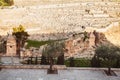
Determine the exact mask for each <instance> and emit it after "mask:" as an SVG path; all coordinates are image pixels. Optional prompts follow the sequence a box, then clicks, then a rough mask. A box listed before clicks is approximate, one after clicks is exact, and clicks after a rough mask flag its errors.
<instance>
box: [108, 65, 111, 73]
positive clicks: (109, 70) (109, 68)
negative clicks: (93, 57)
mask: <svg viewBox="0 0 120 80" xmlns="http://www.w3.org/2000/svg"><path fill="white" fill-rule="evenodd" d="M108 74H111V67H110V66H109V67H108Z"/></svg>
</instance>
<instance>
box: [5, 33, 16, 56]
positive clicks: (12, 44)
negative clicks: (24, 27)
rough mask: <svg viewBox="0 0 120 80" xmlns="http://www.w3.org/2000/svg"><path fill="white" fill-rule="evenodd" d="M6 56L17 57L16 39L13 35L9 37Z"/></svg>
mask: <svg viewBox="0 0 120 80" xmlns="http://www.w3.org/2000/svg"><path fill="white" fill-rule="evenodd" d="M6 56H16V39H15V37H14V36H12V35H8V37H7V41H6Z"/></svg>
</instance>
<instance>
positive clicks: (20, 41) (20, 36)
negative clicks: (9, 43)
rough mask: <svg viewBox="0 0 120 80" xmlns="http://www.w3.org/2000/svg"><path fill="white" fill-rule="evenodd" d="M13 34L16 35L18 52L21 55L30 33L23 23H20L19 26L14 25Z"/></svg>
mask: <svg viewBox="0 0 120 80" xmlns="http://www.w3.org/2000/svg"><path fill="white" fill-rule="evenodd" d="M12 34H13V35H14V36H15V37H16V42H17V54H18V55H19V56H20V49H21V48H23V47H24V45H25V42H26V41H27V39H28V36H29V35H28V33H27V32H26V31H25V28H24V27H23V26H22V25H19V27H14V28H13V33H12Z"/></svg>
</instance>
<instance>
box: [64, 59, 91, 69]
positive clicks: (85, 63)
mask: <svg viewBox="0 0 120 80" xmlns="http://www.w3.org/2000/svg"><path fill="white" fill-rule="evenodd" d="M74 64H75V65H74V67H91V64H90V59H85V58H76V59H74ZM65 65H66V66H67V67H69V66H70V60H66V61H65Z"/></svg>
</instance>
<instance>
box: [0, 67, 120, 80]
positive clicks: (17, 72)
mask: <svg viewBox="0 0 120 80" xmlns="http://www.w3.org/2000/svg"><path fill="white" fill-rule="evenodd" d="M117 74H118V76H117V77H115V76H106V74H105V73H104V72H103V71H100V70H74V69H72V70H71V69H68V70H59V71H58V74H47V70H43V69H41V70H40V69H2V70H1V71H0V80H120V72H119V71H117Z"/></svg>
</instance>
